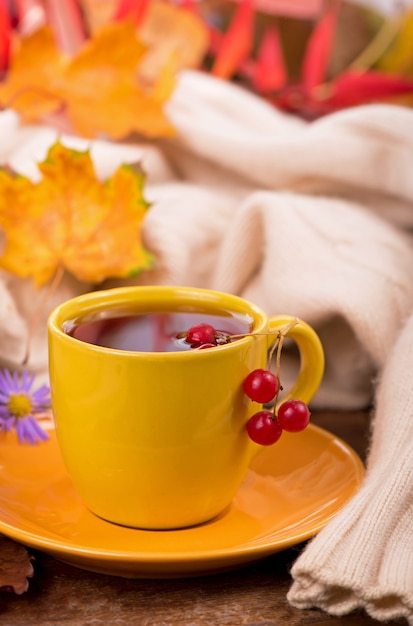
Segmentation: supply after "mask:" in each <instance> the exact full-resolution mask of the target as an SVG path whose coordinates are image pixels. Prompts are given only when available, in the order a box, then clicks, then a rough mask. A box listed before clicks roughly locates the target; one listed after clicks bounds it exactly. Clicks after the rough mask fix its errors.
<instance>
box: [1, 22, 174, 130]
mask: <svg viewBox="0 0 413 626" xmlns="http://www.w3.org/2000/svg"><path fill="white" fill-rule="evenodd" d="M145 54H146V46H144V44H142V43H141V42H140V41H139V40H138V38H137V35H136V31H135V28H134V26H133V24H132V23H130V22H129V21H123V22H117V23H114V24H108V25H106V26H104V27H103V28H102V29H101V30H100V31H99V33H97V34H96V35H94V36H93V37H92V38H91V39H90V40H88V41H87V42H86V43H85V44H84V46H83V47H82V48H81V49H80V50H79V51H78V52H77V53H76V54H75V55H74V56H73V57H71V58H69V57H67V56H65V55H63V54H62V53H61V52H60V51H59V50H58V48H57V47H56V44H55V42H54V39H53V36H52V34H51V31H50V30H49V29H48V28H47V27H44V28H42V29H40V30H38V31H36V32H35V33H34V34H33V35H31V36H29V37H27V38H23V39H22V40H21V41H20V46H19V49H18V50H17V52H16V53H15V55H14V57H13V59H12V63H11V67H10V71H9V73H8V75H7V78H6V81H5V83H4V84H3V85H0V103H1V104H2V105H3V106H4V107H7V106H9V107H12V108H14V109H15V110H16V111H17V112H18V113H19V114H20V115H21V117H22V119H23V121H34V120H40V119H42V118H43V117H44V116H45V115H48V114H50V113H53V112H56V111H63V112H64V113H65V114H66V115H67V117H68V119H69V121H70V123H71V124H72V126H73V129H74V130H75V131H76V132H78V133H79V134H81V135H84V136H87V137H95V136H97V135H100V134H102V133H103V134H106V135H107V136H109V137H110V138H112V139H120V138H122V137H125V136H126V135H128V134H130V133H131V132H134V131H135V132H138V133H141V134H143V135H146V136H151V137H154V136H160V137H165V136H171V135H173V134H174V129H173V127H172V125H171V123H170V122H169V120H168V119H167V118H166V116H165V114H164V112H163V104H164V102H165V101H166V100H167V99H168V98H169V96H170V95H171V93H172V91H173V89H174V86H175V75H176V68H175V66H174V65H173V63H172V62H171V60H170V59H169V63H165V66H164V68H162V70H160V71H159V72H158V75H157V76H156V77H155V79H154V82H153V84H150V85H148V84H144V83H143V81H140V80H139V65H140V64H141V63H142V61H143V59H144V58H145ZM159 94H162V99H160V98H159Z"/></svg>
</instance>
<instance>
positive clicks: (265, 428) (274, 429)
mask: <svg viewBox="0 0 413 626" xmlns="http://www.w3.org/2000/svg"><path fill="white" fill-rule="evenodd" d="M247 432H248V435H249V437H250V439H252V440H253V441H255V443H259V444H260V445H262V446H271V445H272V444H273V443H275V442H276V441H278V439H279V438H280V437H281V435H282V428H281V426H280V424H279V422H278V420H277V419H275V418H274V414H273V413H272V412H271V411H259V412H258V413H255V414H254V415H253V416H252V417H250V419H249V420H248V422H247Z"/></svg>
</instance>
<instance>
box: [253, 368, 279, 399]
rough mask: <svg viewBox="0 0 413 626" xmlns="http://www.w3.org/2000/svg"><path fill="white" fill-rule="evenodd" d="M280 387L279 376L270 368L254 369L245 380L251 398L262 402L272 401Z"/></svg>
mask: <svg viewBox="0 0 413 626" xmlns="http://www.w3.org/2000/svg"><path fill="white" fill-rule="evenodd" d="M278 388H279V382H278V378H277V377H276V376H275V375H274V374H273V373H272V372H270V371H269V370H264V369H257V370H253V371H252V372H250V373H249V374H248V376H247V377H246V379H245V380H244V391H245V393H246V394H247V396H248V397H249V398H250V399H251V400H254V402H259V403H260V404H265V403H266V402H271V400H273V399H274V398H275V396H276V394H277V391H278Z"/></svg>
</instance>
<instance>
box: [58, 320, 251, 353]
mask: <svg viewBox="0 0 413 626" xmlns="http://www.w3.org/2000/svg"><path fill="white" fill-rule="evenodd" d="M199 323H207V324H211V325H212V326H214V328H215V329H216V330H217V331H218V332H220V333H222V334H223V335H225V336H227V337H228V341H231V339H230V337H231V336H232V335H243V334H247V333H249V332H251V326H252V320H251V319H250V318H247V317H246V316H245V315H243V316H240V317H237V316H236V315H235V314H230V313H228V315H210V314H205V313H192V312H159V313H149V314H139V315H117V314H116V313H113V314H111V316H110V317H105V319H95V320H93V321H86V320H84V321H82V322H81V323H80V322H77V323H76V322H74V323H73V324H71V327H70V330H67V332H68V334H69V335H71V336H72V337H74V338H75V339H79V340H81V341H85V342H87V343H91V344H94V345H97V346H102V347H106V348H114V349H117V350H133V351H136V352H176V351H183V350H191V346H190V344H189V343H187V342H186V340H185V337H184V336H182V335H183V334H185V332H186V331H188V330H189V328H191V327H192V326H194V325H195V324H199Z"/></svg>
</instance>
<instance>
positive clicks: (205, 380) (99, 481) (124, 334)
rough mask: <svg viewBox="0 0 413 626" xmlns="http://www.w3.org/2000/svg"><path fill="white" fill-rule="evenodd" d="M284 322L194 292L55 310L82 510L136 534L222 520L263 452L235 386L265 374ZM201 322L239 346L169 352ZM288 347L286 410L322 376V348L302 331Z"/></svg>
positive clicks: (108, 299)
mask: <svg viewBox="0 0 413 626" xmlns="http://www.w3.org/2000/svg"><path fill="white" fill-rule="evenodd" d="M293 319H294V318H292V317H291V316H288V315H280V316H276V317H270V318H268V317H267V315H266V314H265V313H264V311H262V310H261V309H260V308H259V307H257V306H255V305H254V304H253V303H251V302H248V301H246V300H244V299H243V298H240V297H237V296H234V295H229V294H226V293H221V292H216V291H211V290H206V289H197V288H191V287H168V286H147V287H146V286H134V287H121V288H115V289H108V290H102V291H95V292H92V293H88V294H84V295H81V296H79V297H76V298H73V299H71V300H68V301H66V302H64V303H63V304H61V305H60V306H58V307H57V308H56V309H55V310H54V311H53V312H52V313H51V315H50V317H49V322H48V342H49V371H50V386H51V395H52V407H53V413H54V419H55V425H56V433H57V440H58V443H59V447H60V449H61V452H62V456H63V460H64V462H65V464H66V467H67V470H68V473H69V475H70V477H71V479H72V481H73V484H74V486H75V488H76V490H77V491H78V493H79V495H80V496H81V498H82V499H83V501H84V503H85V505H86V506H87V507H88V508H89V510H90V511H92V512H93V513H94V514H96V515H97V516H99V517H101V518H103V519H105V520H107V521H110V522H114V523H117V524H121V525H125V526H130V527H134V528H143V529H170V528H184V527H189V526H192V525H196V524H200V523H202V522H206V521H208V520H211V519H213V518H214V517H216V516H217V515H219V514H220V513H222V512H223V511H225V510H226V508H227V507H228V506H229V505H230V503H231V501H232V499H233V497H234V495H235V493H236V492H237V490H238V488H239V486H240V485H241V483H242V481H243V479H244V476H245V474H246V473H247V470H248V467H249V464H250V463H251V460H252V458H253V457H254V456H255V454H256V453H257V451H259V450H260V449H261V446H259V445H257V444H255V443H253V442H252V441H251V440H250V438H249V437H248V434H247V430H246V423H247V421H248V419H249V418H250V417H251V416H252V415H253V414H254V413H255V412H257V410H260V409H261V408H262V407H261V406H260V405H257V403H255V402H253V401H252V400H250V399H249V398H248V397H247V396H246V395H245V393H244V391H243V381H244V379H245V378H246V377H247V375H248V374H249V373H250V372H251V371H252V370H254V369H256V368H264V367H265V366H266V361H267V354H268V350H269V348H270V346H271V344H272V343H273V342H274V340H275V338H276V335H277V333H278V332H279V330H280V329H281V328H285V326H286V324H288V323H289V322H291V320H293ZM210 320H212V321H213V325H214V327H215V328H218V327H219V326H221V327H222V329H224V330H225V332H228V333H229V334H231V335H235V334H237V335H240V337H239V338H237V339H236V340H233V341H230V342H229V343H225V344H223V345H218V346H216V347H213V348H209V349H202V350H200V349H188V350H183V351H181V350H180V349H176V345H175V344H176V341H177V340H176V339H175V336H176V335H177V334H179V333H180V332H182V331H185V330H188V328H189V325H191V324H192V323H194V321H195V322H199V321H204V322H208V321H210ZM171 335H172V336H173V337H174V339H173V340H171V339H170V336H171ZM102 337H104V339H102ZM288 337H290V338H292V339H293V340H294V341H295V342H296V344H297V346H298V350H299V353H300V360H301V366H300V371H299V373H298V374H297V379H296V382H295V384H294V385H293V387H292V389H291V390H289V391H288V390H287V392H286V396H284V398H283V399H286V398H288V397H293V398H297V399H301V400H303V401H304V402H309V401H310V399H311V398H312V396H313V395H314V393H315V392H316V391H317V388H318V386H319V384H320V382H321V378H322V375H323V368H324V355H323V350H322V346H321V343H320V341H319V338H318V336H317V335H316V333H315V332H314V330H313V329H312V328H311V327H310V326H308V325H307V324H306V323H305V322H303V321H301V320H299V321H298V322H297V324H295V325H294V326H293V327H292V328H291V329H290V330H289V332H288ZM170 341H172V343H173V345H170V343H169V342H170ZM179 341H180V342H181V343H180V345H179V346H178V348H180V347H182V340H179ZM179 341H178V343H179ZM174 342H175V343H174ZM98 343H100V344H101V345H97V344H98ZM184 343H185V341H184ZM275 445H276V444H275Z"/></svg>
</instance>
